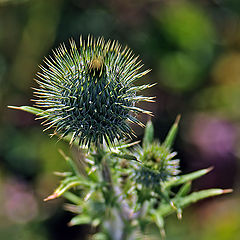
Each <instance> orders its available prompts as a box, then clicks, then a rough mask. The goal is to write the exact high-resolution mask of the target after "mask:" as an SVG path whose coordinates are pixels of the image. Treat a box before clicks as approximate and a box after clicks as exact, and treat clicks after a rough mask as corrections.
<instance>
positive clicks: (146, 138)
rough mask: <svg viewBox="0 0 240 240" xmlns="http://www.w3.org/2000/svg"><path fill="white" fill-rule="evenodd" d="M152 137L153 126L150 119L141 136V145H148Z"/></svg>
mask: <svg viewBox="0 0 240 240" xmlns="http://www.w3.org/2000/svg"><path fill="white" fill-rule="evenodd" d="M153 138H154V128H153V124H152V121H148V122H147V125H146V127H145V132H144V138H143V147H146V146H148V145H149V144H151V143H152V142H153Z"/></svg>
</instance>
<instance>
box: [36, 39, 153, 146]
mask: <svg viewBox="0 0 240 240" xmlns="http://www.w3.org/2000/svg"><path fill="white" fill-rule="evenodd" d="M70 46H71V47H70V50H67V49H66V47H65V45H64V44H63V45H61V46H60V47H59V48H57V49H56V50H55V51H54V52H53V56H52V57H49V59H46V60H45V63H46V66H40V68H41V72H39V73H38V74H37V76H38V79H37V80H36V81H37V83H38V84H39V89H35V90H36V92H35V94H36V96H37V97H38V99H37V100H35V101H36V103H37V105H38V106H39V107H41V108H43V109H44V115H43V116H42V117H41V118H45V119H46V121H44V125H46V126H47V127H46V129H49V128H54V129H55V130H54V133H53V135H55V134H58V135H60V137H61V138H62V137H64V136H66V135H68V134H69V133H72V140H71V143H72V142H73V141H75V140H76V139H77V138H78V139H79V144H80V145H85V146H90V144H91V143H93V144H95V145H98V144H102V143H103V142H104V141H105V142H106V143H107V145H108V146H110V145H113V144H114V142H115V140H119V139H122V138H126V137H131V136H132V134H133V131H132V129H131V128H130V127H129V125H128V123H127V122H132V123H136V124H139V125H142V123H141V122H140V121H139V120H138V119H137V118H136V113H139V112H142V113H147V114H150V112H148V111H145V110H142V109H141V108H138V107H136V103H137V102H139V101H152V99H153V98H152V97H144V96H137V92H138V91H139V90H143V89H146V88H149V87H151V86H150V85H148V84H147V85H142V86H134V85H133V83H134V82H135V81H136V80H137V79H139V78H140V77H142V76H143V75H145V74H147V73H148V72H149V70H146V71H143V72H141V71H140V69H141V68H142V66H143V65H141V64H140V61H138V60H137V59H138V57H135V56H134V54H133V53H132V51H131V50H130V49H129V48H127V47H125V48H122V46H121V45H120V44H119V43H118V42H116V41H110V40H109V41H107V42H105V41H104V39H103V38H98V39H93V38H92V37H88V40H87V42H85V41H83V40H82V38H81V37H80V47H79V48H77V46H76V43H75V42H74V41H73V40H71V41H70Z"/></svg>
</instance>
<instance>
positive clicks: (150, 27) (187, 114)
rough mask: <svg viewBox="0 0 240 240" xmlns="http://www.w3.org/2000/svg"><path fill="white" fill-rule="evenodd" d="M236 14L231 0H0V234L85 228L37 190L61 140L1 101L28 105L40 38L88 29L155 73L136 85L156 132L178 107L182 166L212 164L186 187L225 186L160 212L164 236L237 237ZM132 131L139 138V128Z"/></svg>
mask: <svg viewBox="0 0 240 240" xmlns="http://www.w3.org/2000/svg"><path fill="white" fill-rule="evenodd" d="M239 16H240V1H239V0H195V1H187V0H185V1H181V0H0V159H1V160H0V239H1V240H5V239H6V240H32V239H34V240H55V239H56V240H65V239H68V240H77V239H87V235H88V234H89V233H90V232H91V231H92V229H90V228H89V227H87V226H81V227H68V226H67V223H68V221H69V220H70V218H71V214H70V213H66V212H64V210H63V209H62V207H63V200H61V199H60V200H55V201H52V202H51V201H50V202H47V203H44V202H43V201H42V199H43V198H44V197H46V196H47V195H48V194H49V193H51V192H52V190H53V189H54V188H55V187H56V186H57V183H58V180H59V179H58V178H57V177H56V176H54V175H53V174H52V173H53V172H54V171H62V170H64V169H65V168H66V166H65V162H64V160H63V159H62V157H61V156H60V154H59V152H58V149H60V148H61V149H64V150H65V151H66V152H68V151H69V147H68V146H67V145H66V144H65V143H64V142H57V139H50V138H49V137H48V134H47V133H42V129H43V128H42V127H41V126H40V122H37V121H34V117H33V116H32V115H30V114H28V113H24V112H19V111H13V110H10V109H7V105H17V106H20V105H32V102H31V101H30V100H29V99H31V98H32V97H33V96H32V89H31V87H34V86H36V83H35V82H34V81H33V79H34V76H35V74H36V72H37V71H38V70H39V69H38V65H39V64H42V60H43V58H44V56H48V55H49V54H51V49H53V48H55V47H57V46H58V45H59V44H60V43H62V42H66V41H68V39H69V38H70V37H73V38H74V39H75V40H76V41H77V40H78V38H79V36H80V35H83V36H84V38H86V37H87V35H88V34H89V33H90V34H92V35H93V36H95V37H98V36H104V37H105V38H106V39H109V38H110V39H117V40H119V42H120V43H122V44H123V45H128V46H129V47H130V48H132V49H133V51H134V52H135V53H136V54H137V55H140V58H141V59H142V60H143V62H144V64H145V68H146V69H147V68H151V69H152V71H151V73H150V74H148V75H147V76H146V77H145V78H144V79H142V80H141V81H142V83H143V82H144V83H154V82H157V83H158V84H157V86H155V87H154V88H152V89H150V90H149V91H147V92H145V94H146V95H149V96H156V97H157V99H156V103H155V104H147V105H145V106H144V107H145V108H146V109H150V110H152V111H153V112H154V115H155V117H154V118H153V122H154V126H155V128H156V137H158V138H160V139H163V138H164V136H165V134H166V132H167V130H168V129H169V127H170V126H171V124H172V123H173V121H174V119H175V117H176V115H177V114H178V113H181V114H182V120H181V123H180V132H179V135H178V138H177V141H176V145H175V147H176V150H177V151H178V153H179V157H180V158H181V169H182V172H183V173H187V172H190V171H193V170H197V169H200V168H205V167H209V166H214V170H213V171H212V172H211V173H209V174H208V175H206V176H205V177H203V178H201V179H200V180H198V181H196V182H195V183H194V189H195V190H197V189H204V188H209V187H221V188H233V189H234V193H233V194H231V195H227V196H223V197H218V198H214V199H210V200H207V201H204V202H201V203H198V204H196V205H194V206H192V207H191V208H188V209H187V210H186V211H185V212H184V215H183V220H182V221H180V222H178V221H177V220H176V216H171V217H169V218H168V219H167V223H166V225H167V229H166V230H167V239H168V240H175V239H176V240H179V239H180V240H181V239H184V240H208V239H209V240H210V239H211V240H213V239H218V240H229V239H231V240H238V239H240V192H239V177H240V174H239V162H240V160H239V154H240V151H239V148H240V108H239V105H240V18H239ZM141 118H142V121H144V122H146V121H147V117H146V116H141ZM135 131H136V133H137V135H138V136H139V139H141V137H142V134H143V129H140V128H136V129H135ZM72 154H75V153H72ZM148 231H149V233H153V234H155V239H159V236H158V235H157V234H158V233H157V230H156V229H155V228H154V227H151V226H150V227H149V230H148ZM146 239H150V238H148V237H146Z"/></svg>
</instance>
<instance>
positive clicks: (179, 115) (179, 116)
mask: <svg viewBox="0 0 240 240" xmlns="http://www.w3.org/2000/svg"><path fill="white" fill-rule="evenodd" d="M180 119H181V114H178V115H177V117H176V120H175V123H174V124H176V125H178V123H179V121H180Z"/></svg>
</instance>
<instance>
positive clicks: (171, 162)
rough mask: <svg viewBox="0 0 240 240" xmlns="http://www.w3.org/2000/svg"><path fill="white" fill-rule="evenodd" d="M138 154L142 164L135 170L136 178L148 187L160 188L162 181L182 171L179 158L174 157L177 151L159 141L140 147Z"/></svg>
mask: <svg viewBox="0 0 240 240" xmlns="http://www.w3.org/2000/svg"><path fill="white" fill-rule="evenodd" d="M138 155H139V157H138V159H139V160H140V162H141V163H142V164H141V166H139V167H138V168H137V169H136V171H135V179H136V182H137V183H141V184H143V185H144V186H146V187H152V188H155V187H156V188H159V184H160V183H161V182H164V181H167V180H169V179H170V178H172V177H175V176H177V175H178V174H179V173H180V171H179V159H174V157H175V156H176V155H177V153H176V152H171V151H170V150H169V149H168V148H166V147H165V146H164V144H163V145H161V144H160V142H158V141H155V142H153V143H152V144H150V145H148V146H146V147H144V148H143V149H142V148H141V149H139V150H138Z"/></svg>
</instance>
